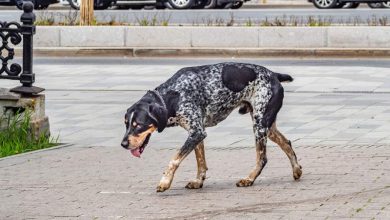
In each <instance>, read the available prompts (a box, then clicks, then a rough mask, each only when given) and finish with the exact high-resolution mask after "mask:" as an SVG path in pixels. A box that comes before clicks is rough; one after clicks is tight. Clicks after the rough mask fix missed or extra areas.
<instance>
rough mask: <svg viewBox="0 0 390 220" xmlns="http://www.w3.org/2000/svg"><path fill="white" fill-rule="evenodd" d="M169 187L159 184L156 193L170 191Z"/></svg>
mask: <svg viewBox="0 0 390 220" xmlns="http://www.w3.org/2000/svg"><path fill="white" fill-rule="evenodd" d="M169 187H170V186H169V185H166V184H161V183H160V184H159V185H158V186H157V188H156V191H157V192H164V191H165V190H167V189H169Z"/></svg>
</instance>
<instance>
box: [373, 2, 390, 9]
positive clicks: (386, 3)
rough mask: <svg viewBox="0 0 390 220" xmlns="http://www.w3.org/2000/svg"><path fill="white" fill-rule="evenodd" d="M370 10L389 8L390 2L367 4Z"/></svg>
mask: <svg viewBox="0 0 390 220" xmlns="http://www.w3.org/2000/svg"><path fill="white" fill-rule="evenodd" d="M368 7H370V8H390V2H377V3H368Z"/></svg>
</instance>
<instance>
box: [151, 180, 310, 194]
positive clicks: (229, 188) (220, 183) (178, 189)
mask: <svg viewBox="0 0 390 220" xmlns="http://www.w3.org/2000/svg"><path fill="white" fill-rule="evenodd" d="M238 180H239V179H231V178H230V179H228V180H225V179H224V180H214V181H211V180H209V181H207V179H206V181H205V183H204V185H203V187H202V188H200V189H187V188H185V187H184V186H185V185H186V184H187V183H188V182H185V181H178V182H176V183H174V185H173V186H171V188H170V189H168V190H167V191H165V192H163V193H157V196H159V197H181V196H189V195H194V194H209V193H210V194H214V193H224V194H234V193H240V192H242V191H253V192H255V191H262V190H267V189H271V188H272V189H280V188H283V187H285V186H286V184H298V183H299V182H302V181H304V180H298V181H294V180H292V179H286V178H284V177H272V178H260V179H259V180H256V181H255V182H254V184H253V185H252V186H249V187H237V186H236V182H237V181H238Z"/></svg>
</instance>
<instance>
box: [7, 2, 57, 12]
mask: <svg viewBox="0 0 390 220" xmlns="http://www.w3.org/2000/svg"><path fill="white" fill-rule="evenodd" d="M26 1H27V0H26ZM28 1H30V2H32V3H33V4H34V9H46V8H48V7H49V5H51V4H55V3H58V2H59V0H28ZM0 5H11V6H12V5H15V6H16V7H17V8H18V9H20V10H22V6H23V0H0Z"/></svg>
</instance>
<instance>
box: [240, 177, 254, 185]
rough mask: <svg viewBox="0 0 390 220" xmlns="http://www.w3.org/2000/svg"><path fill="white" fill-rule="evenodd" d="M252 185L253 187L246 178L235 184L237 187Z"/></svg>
mask: <svg viewBox="0 0 390 220" xmlns="http://www.w3.org/2000/svg"><path fill="white" fill-rule="evenodd" d="M252 185H253V181H252V180H250V179H248V178H245V179H242V180H240V181H238V182H237V183H236V186H237V187H247V186H252Z"/></svg>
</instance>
